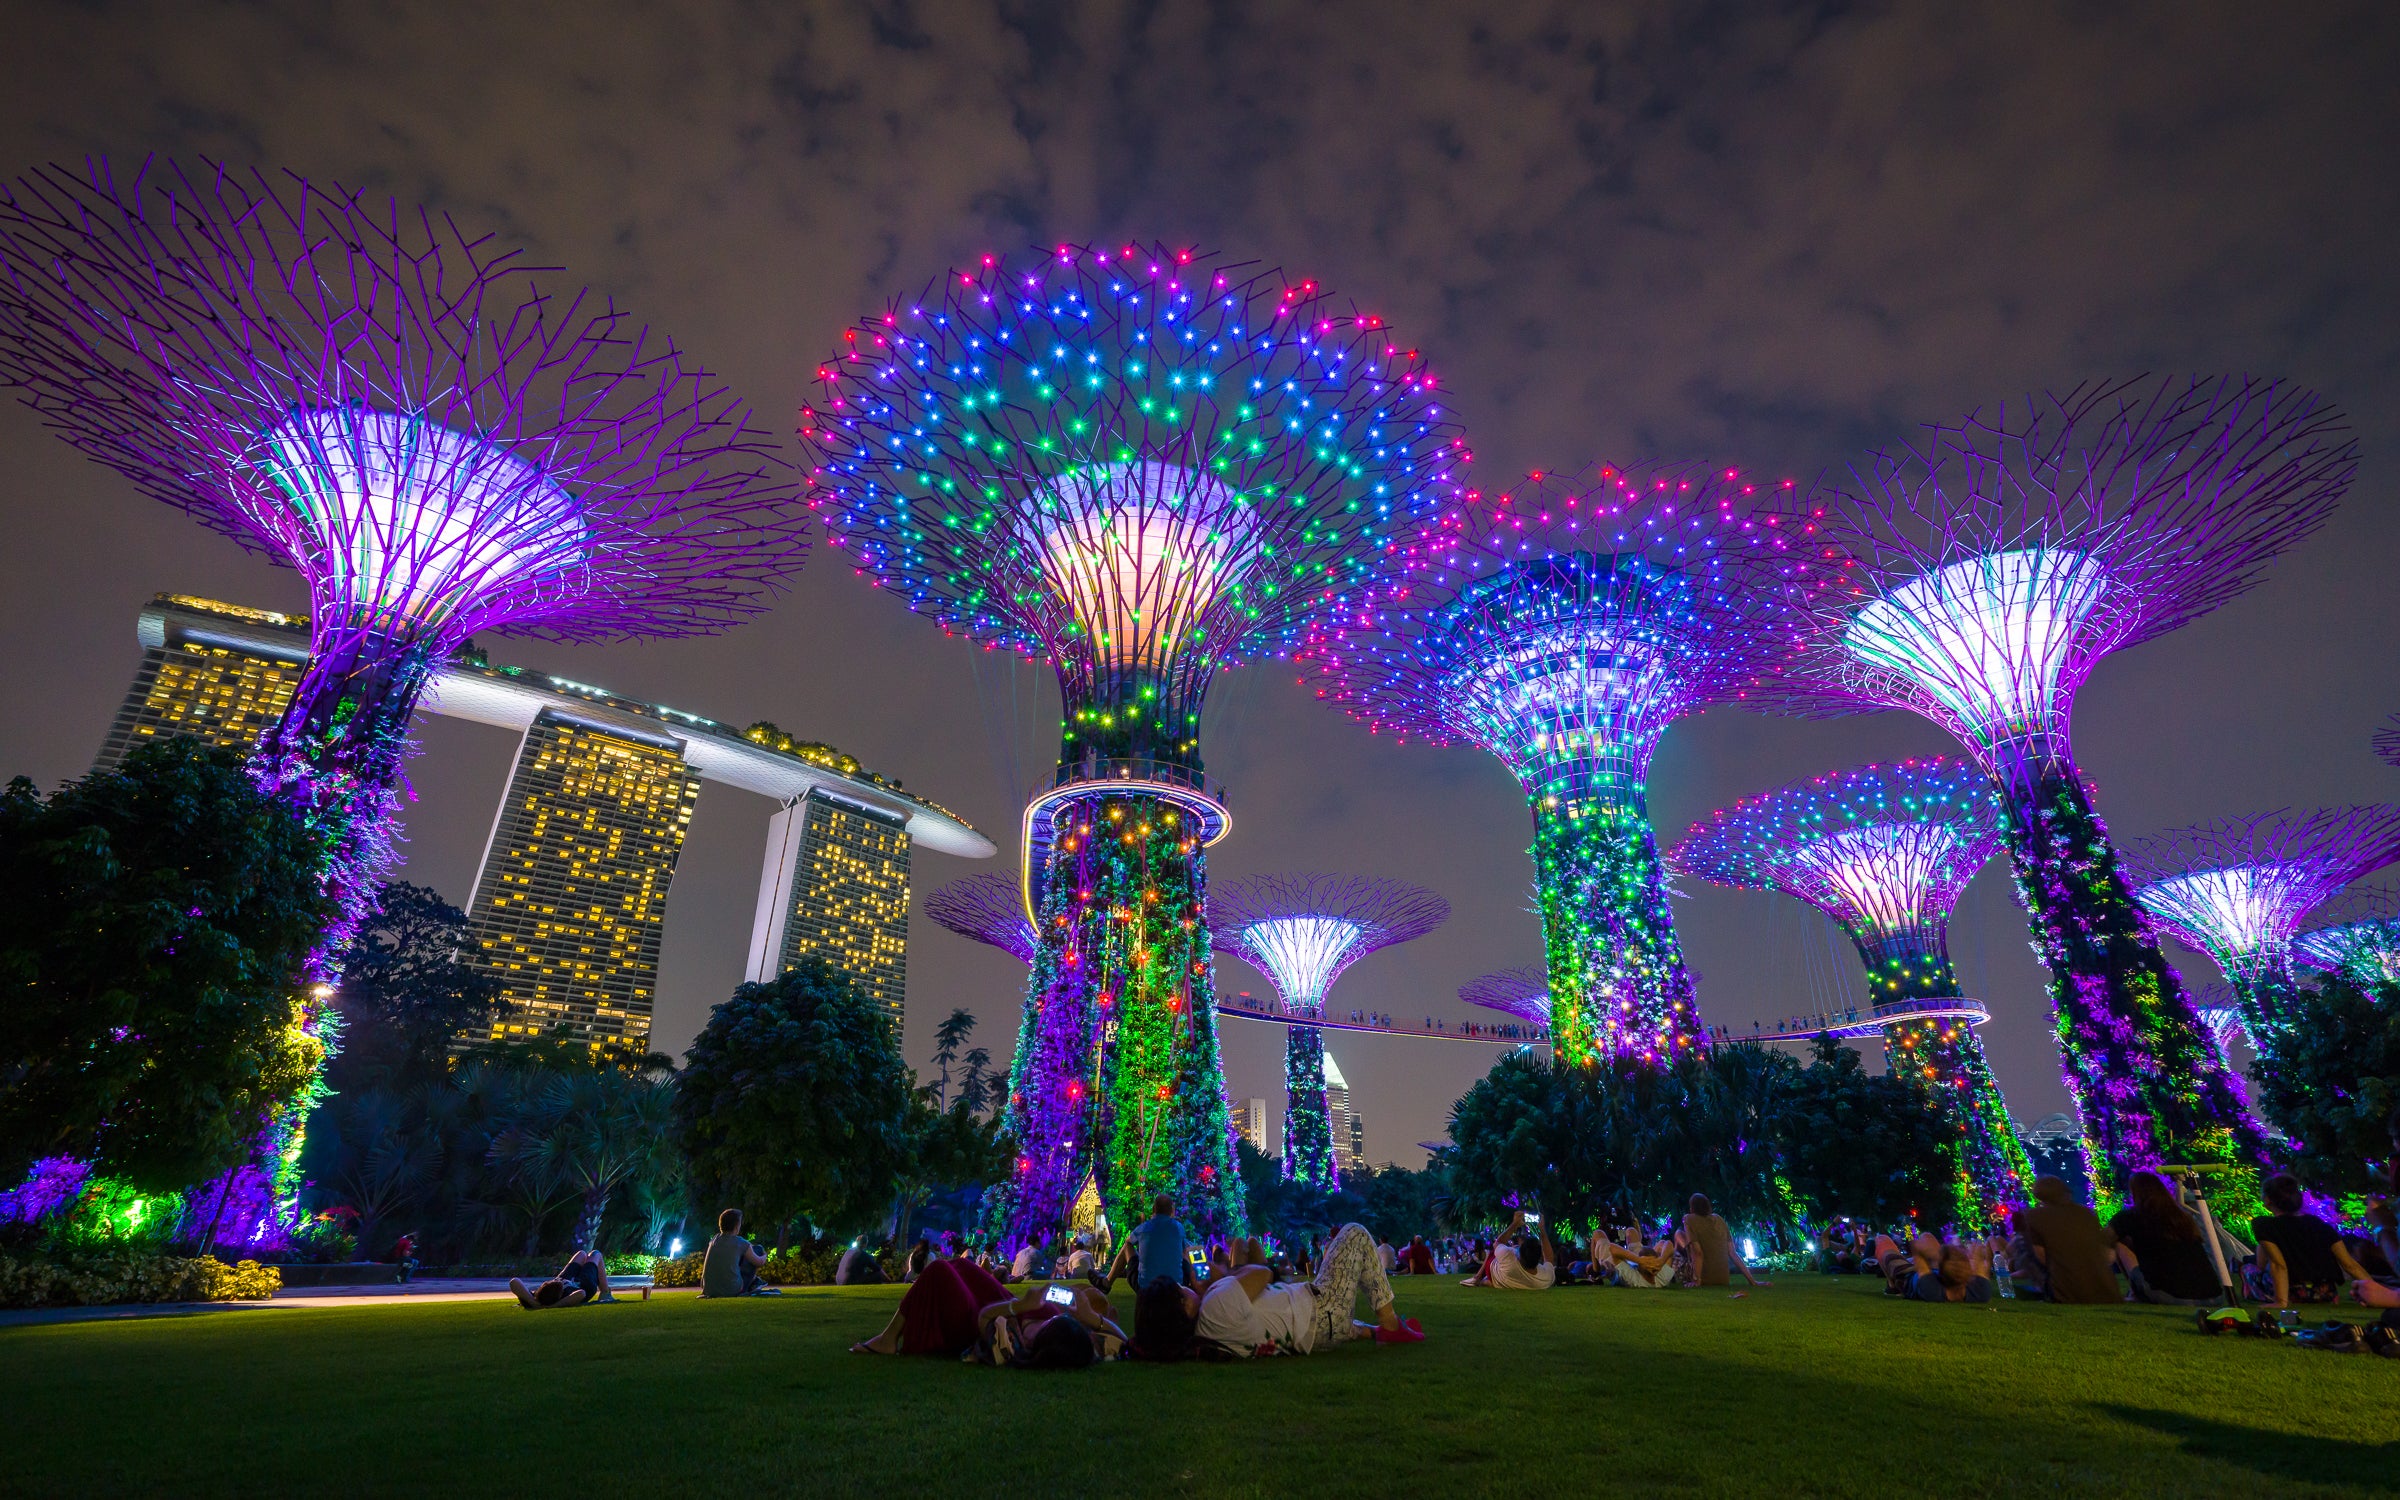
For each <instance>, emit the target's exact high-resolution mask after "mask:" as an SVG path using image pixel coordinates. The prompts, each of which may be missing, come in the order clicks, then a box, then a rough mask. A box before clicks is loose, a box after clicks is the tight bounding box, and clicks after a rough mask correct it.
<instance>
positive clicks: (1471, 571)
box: [1304, 465, 1806, 1065]
mask: <svg viewBox="0 0 2400 1500" xmlns="http://www.w3.org/2000/svg"><path fill="white" fill-rule="evenodd" d="M1788 488H1789V485H1788V484H1786V485H1782V486H1773V487H1767V488H1766V490H1765V491H1764V492H1762V487H1761V486H1758V485H1755V484H1753V483H1752V482H1751V481H1750V480H1748V479H1746V478H1744V477H1743V476H1742V475H1741V474H1739V473H1738V472H1736V471H1734V470H1730V469H1702V468H1695V467H1685V466H1662V467H1652V468H1636V469H1625V468H1621V467H1618V466H1615V465H1600V466H1597V467H1594V468H1592V469H1589V470H1586V471H1584V472H1582V473H1579V474H1573V475H1558V474H1541V473H1537V474H1534V475H1532V476H1530V477H1529V478H1528V479H1527V480H1526V481H1525V483H1523V484H1522V485H1519V486H1518V487H1516V488H1515V489H1513V490H1511V491H1508V492H1506V493H1503V494H1500V495H1497V496H1492V497H1488V498H1487V497H1485V496H1482V495H1477V494H1469V495H1467V496H1466V497H1465V498H1464V501H1463V503H1461V504H1460V505H1458V506H1457V507H1455V508H1454V509H1453V511H1452V512H1451V513H1450V514H1449V515H1447V516H1445V517H1444V519H1443V523H1442V524H1441V525H1439V526H1435V527H1428V528H1427V529H1426V531H1425V532H1424V533H1423V534H1422V535H1421V536H1420V537H1419V539H1418V542H1417V544H1416V546H1415V547H1414V548H1413V549H1412V555H1413V560H1412V567H1411V570H1410V572H1409V574H1408V577H1407V578H1406V580H1405V582H1404V584H1403V585H1402V586H1401V587H1400V588H1399V589H1397V590H1395V591H1394V593H1393V595H1392V596H1391V597H1389V598H1388V599H1384V600H1372V601H1367V600H1362V601H1359V602H1358V603H1357V604H1354V605H1353V606H1352V607H1350V608H1347V609H1345V610H1343V611H1342V612H1340V614H1339V615H1338V616H1337V617H1336V618H1335V619H1334V620H1333V621H1332V622H1331V623H1330V624H1329V625H1328V627H1327V628H1326V629H1324V630H1323V631H1321V632H1320V633H1319V635H1318V636H1317V638H1316V639H1315V640H1313V641H1312V642H1311V643H1310V645H1309V646H1308V648H1307V650H1306V652H1305V653H1304V654H1305V657H1306V659H1307V661H1308V663H1309V666H1310V668H1311V669H1312V671H1313V674H1314V676H1315V678H1316V681H1317V692H1318V696H1319V697H1321V698H1325V699H1327V700H1329V701H1332V702H1334V703H1337V704H1339V705H1340V706H1341V707H1343V708H1344V709H1346V710H1348V711H1349V712H1350V713H1351V714H1352V715H1353V716H1355V717H1357V718H1359V719H1362V720H1364V721H1366V722H1367V723H1368V724H1370V725H1372V726H1373V727H1374V728H1375V729H1376V730H1378V731H1383V730H1389V731H1391V732H1393V733H1395V734H1397V735H1399V736H1401V737H1403V738H1418V739H1423V740H1427V741H1429V742H1432V743H1435V744H1457V743H1460V742H1462V741H1463V742H1467V743H1472V744H1476V745H1480V746H1482V747H1483V748H1484V749H1486V750H1489V751H1490V752H1492V753H1493V754H1494V755H1496V756H1498V757H1499V758H1500V760H1501V761H1502V763H1503V764H1505V765H1506V766H1507V767H1508V769H1509V770H1510V772H1511V773H1513V774H1514V775H1515V776H1516V778H1517V781H1518V783H1519V785H1521V786H1522V787H1523V788H1524V791H1525V797H1526V801H1527V802H1528V804H1529V805H1530V806H1531V809H1532V812H1533V826H1534V842H1533V851H1532V852H1533V861H1534V871H1535V882H1534V890H1535V897H1536V900H1537V902H1538V904H1539V907H1540V911H1541V918H1542V938H1543V943H1544V946H1545V949H1546V951H1547V954H1548V960H1549V986H1548V988H1549V993H1550V994H1551V996H1552V997H1553V998H1554V999H1555V1000H1556V1001H1557V1002H1558V1005H1557V1009H1556V1013H1555V1018H1554V1022H1553V1033H1554V1036H1555V1039H1556V1045H1557V1047H1558V1049H1559V1054H1560V1056H1561V1057H1563V1058H1565V1059H1567V1060H1569V1061H1570V1062H1573V1063H1575V1064H1577V1065H1588V1064H1590V1063H1592V1062H1593V1061H1594V1060H1595V1059H1597V1058H1598V1057H1599V1056H1600V1055H1601V1054H1602V1053H1604V1052H1607V1053H1627V1054H1631V1055H1634V1056H1637V1057H1641V1058H1645V1059H1650V1060H1657V1059H1661V1058H1664V1057H1667V1056H1669V1055H1671V1054H1673V1053H1675V1052H1676V1051H1678V1050H1680V1049H1683V1048H1686V1047H1694V1046H1700V1045H1703V1044H1704V1042H1705V1037H1706V1033H1705V1032H1704V1030H1703V1028H1702V1026H1701V1023H1700V1016H1699V1012H1698V1010H1697V1008H1696V1006H1695V1004H1694V1002H1693V997H1692V976H1691V971H1690V969H1689V968H1688V967H1687V966H1686V965H1685V963H1684V959H1683V951H1682V948H1681V947H1680V946H1679V945H1678V944H1677V942H1676V939H1675V923H1674V917H1673V915H1672V913H1670V912H1669V910H1668V907H1667V893H1666V885H1665V880H1664V872H1663V871H1662V870H1661V869H1660V867H1659V861H1658V842H1657V839H1656V837H1655V835H1654V834H1653V833H1652V831H1651V827H1650V810H1649V798H1648V792H1647V789H1646V787H1645V780H1646V778H1647V776H1648V774H1649V769H1650V759H1651V756H1652V754H1653V753H1654V752H1655V751H1656V750H1657V748H1658V742H1659V739H1660V737H1661V736H1662V735H1664V734H1665V733H1666V732H1667V728H1668V726H1669V725H1671V724H1673V723H1674V722H1675V721H1676V720H1677V719H1680V718H1682V717H1683V716H1685V715H1686V714H1691V713H1695V712H1697V711H1699V710H1700V709H1703V708H1706V707H1708V706H1709V705H1711V704H1714V703H1722V702H1726V701H1729V700H1731V699H1735V698H1739V697H1741V696H1743V695H1744V694H1745V693H1747V692H1748V691H1749V690H1750V689H1751V687H1752V685H1753V683H1754V680H1755V679H1756V678H1757V677H1758V676H1759V674H1760V673H1761V672H1762V671H1763V670H1765V668H1766V667H1767V666H1768V664H1769V663H1771V662H1772V661H1774V660H1776V659H1777V658H1779V657H1780V656H1782V655H1783V654H1785V653H1787V652H1788V651H1789V650H1790V646H1791V630H1792V628H1793V623H1794V614H1793V607H1792V604H1791V602H1790V596H1791V595H1792V594H1793V593H1795V592H1797V591H1799V590H1801V589H1803V588H1805V587H1806V584H1805V581H1803V580H1799V579H1792V578H1789V577H1787V576H1786V575H1787V572H1788V563H1789V547H1788V545H1787V544H1797V543H1798V542H1799V541H1800V540H1801V539H1800V538H1798V537H1795V536H1793V535H1792V533H1794V532H1797V531H1799V530H1801V529H1802V528H1800V527H1797V526H1793V525H1790V524H1787V522H1788V518H1787V517H1784V516H1780V515H1777V514H1776V513H1775V511H1774V509H1773V508H1772V504H1771V501H1770V496H1772V495H1780V493H1781V491H1783V490H1787V489H1788ZM1783 498H1784V499H1785V500H1786V503H1788V496H1786V497H1783Z"/></svg>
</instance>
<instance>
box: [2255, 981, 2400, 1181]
mask: <svg viewBox="0 0 2400 1500" xmlns="http://www.w3.org/2000/svg"><path fill="white" fill-rule="evenodd" d="M2298 1019H2299V1024H2297V1025H2294V1026H2288V1027H2277V1028H2275V1030H2274V1032H2273V1033H2272V1034H2270V1035H2267V1036H2262V1037H2260V1038H2258V1044H2259V1049H2258V1063H2257V1065H2256V1066H2255V1067H2254V1068H2252V1069H2251V1074H2252V1077H2253V1078H2254V1080H2255V1081H2256V1082H2257V1084H2258V1102H2259V1106H2260V1108H2261V1109H2262V1110H2264V1111H2265V1113H2266V1116H2267V1119H2268V1120H2269V1121H2271V1122H2272V1123H2273V1124H2274V1126H2275V1128H2276V1129H2278V1130H2280V1131H2282V1132H2283V1133H2284V1135H2285V1136H2287V1137H2289V1139H2290V1141H2291V1150H2292V1155H2293V1169H2294V1170H2295V1171H2296V1172H2297V1173H2298V1174H2299V1175H2300V1177H2301V1178H2302V1179H2303V1180H2304V1181H2307V1182H2310V1183H2313V1184H2316V1185H2318V1186H2320V1187H2322V1188H2325V1189H2326V1190H2328V1191H2332V1192H2359V1191H2364V1190H2367V1189H2371V1188H2375V1187H2378V1186H2382V1187H2385V1188H2387V1189H2388V1187H2389V1186H2390V1184H2391V1182H2392V1181H2393V1179H2394V1177H2395V1175H2400V1164H2395V1163H2394V1161H2393V1158H2394V1157H2395V1156H2400V985H2388V984H2387V985H2382V986H2378V987H2376V988H2374V989H2367V988H2364V987H2362V986H2360V985H2359V984H2357V983H2355V982H2354V981H2352V980H2350V979H2348V978H2345V977H2344V976H2342V975H2339V974H2328V975H2326V976H2324V978H2323V979H2322V980H2321V981H2320V982H2319V983H2318V985H2317V987H2316V988H2315V989H2314V990H2310V991H2306V992H2304V993H2303V994H2302V996H2301V1000H2300V1005H2299V1017H2298ZM2377 1162H2381V1163H2384V1168H2383V1172H2382V1173H2380V1174H2379V1173H2378V1172H2377V1171H2376V1170H2375V1166H2374V1164H2375V1163H2377Z"/></svg>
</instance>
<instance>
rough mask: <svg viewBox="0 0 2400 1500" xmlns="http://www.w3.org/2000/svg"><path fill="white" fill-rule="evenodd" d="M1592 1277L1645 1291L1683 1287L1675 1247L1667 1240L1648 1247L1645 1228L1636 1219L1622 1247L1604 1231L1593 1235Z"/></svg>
mask: <svg viewBox="0 0 2400 1500" xmlns="http://www.w3.org/2000/svg"><path fill="white" fill-rule="evenodd" d="M1592 1275H1593V1278H1594V1279H1595V1280H1599V1281H1614V1282H1616V1284H1617V1285H1619V1286H1629V1287H1636V1288H1639V1289H1641V1290H1643V1291H1665V1290H1668V1289H1670V1288H1673V1287H1676V1286H1680V1285H1682V1282H1681V1281H1680V1279H1679V1278H1678V1276H1677V1273H1676V1264H1675V1247H1674V1245H1673V1244H1671V1243H1669V1242H1668V1241H1665V1240H1655V1241H1651V1242H1650V1243H1648V1244H1644V1243H1643V1240H1642V1225H1641V1221H1640V1220H1638V1219H1637V1220H1635V1221H1634V1223H1633V1227H1632V1228H1630V1229H1628V1230H1626V1231H1625V1243H1624V1244H1622V1245H1620V1244H1618V1243H1617V1242H1616V1241H1614V1240H1612V1239H1610V1238H1609V1237H1608V1234H1607V1231H1605V1230H1602V1231H1600V1232H1598V1233H1595V1234H1594V1235H1593V1236H1592Z"/></svg>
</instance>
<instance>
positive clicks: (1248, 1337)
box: [1194, 1224, 1425, 1356]
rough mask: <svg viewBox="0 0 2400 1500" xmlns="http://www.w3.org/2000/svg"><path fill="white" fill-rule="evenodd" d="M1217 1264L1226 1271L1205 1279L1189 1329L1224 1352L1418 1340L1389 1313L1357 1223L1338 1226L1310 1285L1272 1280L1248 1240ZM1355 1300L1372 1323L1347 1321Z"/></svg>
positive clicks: (1263, 1256) (1386, 1290) (1413, 1323)
mask: <svg viewBox="0 0 2400 1500" xmlns="http://www.w3.org/2000/svg"><path fill="white" fill-rule="evenodd" d="M1217 1263H1218V1262H1212V1264H1217ZM1222 1263H1223V1264H1225V1265H1226V1267H1227V1269H1225V1270H1224V1271H1223V1272H1221V1273H1219V1274H1217V1275H1212V1276H1211V1277H1210V1278H1209V1287H1208V1294H1207V1295H1206V1296H1205V1297H1202V1298H1201V1299H1200V1310H1199V1316H1198V1319H1197V1322H1196V1324H1195V1328H1194V1332H1195V1334H1196V1336H1197V1337H1198V1338H1199V1340H1200V1341H1201V1342H1203V1343H1206V1344H1209V1345H1211V1346H1213V1347H1215V1348H1217V1349H1221V1350H1223V1351H1225V1352H1226V1353H1229V1354H1235V1355H1242V1356H1248V1355H1253V1354H1271V1353H1276V1352H1282V1353H1286V1354H1313V1353H1315V1352H1316V1351H1317V1350H1319V1349H1325V1348H1331V1347H1332V1346H1333V1345H1334V1344H1337V1343H1345V1342H1348V1341H1350V1340H1352V1339H1367V1338H1371V1339H1373V1340H1375V1342H1377V1343H1379V1344H1414V1343H1419V1342H1421V1341H1423V1339H1424V1337H1425V1329H1424V1327H1423V1325H1422V1324H1420V1323H1418V1322H1417V1320H1416V1319H1414V1318H1402V1317H1401V1316H1400V1315H1399V1313H1398V1311H1397V1310H1396V1309H1395V1308H1394V1306H1393V1302H1394V1298H1393V1295H1392V1283H1391V1281H1390V1279H1389V1278H1387V1277H1386V1276H1385V1275H1384V1274H1383V1261H1382V1258H1381V1257H1379V1256H1378V1255H1377V1254H1376V1253H1375V1236H1374V1235H1373V1234H1371V1233H1369V1232H1368V1230H1367V1227H1366V1226H1365V1225H1364V1224H1345V1225H1343V1226H1342V1227H1341V1229H1340V1230H1338V1231H1337V1232H1336V1233H1335V1234H1334V1236H1333V1239H1332V1241H1331V1242H1330V1243H1328V1244H1327V1245H1326V1246H1325V1253H1324V1254H1323V1255H1322V1256H1320V1257H1319V1265H1318V1268H1317V1274H1316V1276H1315V1278H1314V1279H1313V1280H1310V1281H1286V1282H1277V1281H1276V1280H1275V1279H1274V1275H1273V1273H1272V1272H1271V1271H1270V1270H1269V1269H1268V1267H1267V1251H1266V1247H1265V1246H1264V1245H1262V1244H1260V1243H1259V1242H1258V1241H1256V1240H1244V1241H1241V1242H1239V1243H1238V1244H1237V1245H1235V1246H1232V1247H1229V1248H1228V1250H1227V1251H1226V1254H1225V1260H1224V1262H1222ZM1362 1295H1363V1296H1364V1297H1365V1298H1366V1300H1367V1307H1368V1310H1369V1311H1370V1312H1371V1313H1372V1314H1373V1316H1374V1319H1375V1321H1374V1322H1372V1323H1362V1322H1359V1321H1358V1320H1357V1319H1356V1317H1355V1316H1354V1314H1355V1313H1356V1312H1357V1304H1358V1299H1359V1298H1360V1297H1361V1296H1362Z"/></svg>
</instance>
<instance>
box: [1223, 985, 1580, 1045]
mask: <svg viewBox="0 0 2400 1500" xmlns="http://www.w3.org/2000/svg"><path fill="white" fill-rule="evenodd" d="M1217 1014H1218V1015H1220V1016H1231V1017H1233V1018H1234V1019H1236V1020H1241V1021H1265V1022H1268V1023H1270V1024H1271V1025H1276V1026H1314V1027H1316V1028H1317V1029H1319V1030H1320V1031H1357V1032H1364V1033H1367V1034H1370V1035H1376V1036H1413V1037H1418V1038H1421V1039H1423V1040H1425V1041H1429V1042H1475V1043H1478V1044H1479V1045H1482V1046H1485V1047H1547V1046H1549V1045H1550V1029H1549V1028H1548V1027H1546V1026H1535V1025H1533V1024H1531V1023H1530V1022H1526V1021H1443V1020H1436V1019H1434V1018H1432V1017H1430V1016H1429V1017H1427V1018H1426V1019H1425V1020H1424V1021H1423V1022H1422V1023H1421V1024H1420V1023H1418V1022H1415V1021H1403V1020H1401V1019H1399V1018H1398V1017H1395V1016H1382V1015H1378V1014H1375V1013H1373V1012H1366V1011H1333V1012H1329V1013H1327V1014H1325V1015H1322V1016H1301V1015H1294V1014H1293V1013H1292V1012H1290V1011H1287V1010H1285V1009H1284V1008H1283V1006H1282V1004H1281V1003H1280V1002H1278V1001H1275V1000H1271V999H1268V1000H1260V999H1253V998H1251V997H1249V996H1246V995H1243V996H1235V997H1232V998H1229V999H1219V1000H1218V1001H1217ZM1361 1017H1363V1019H1361Z"/></svg>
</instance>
